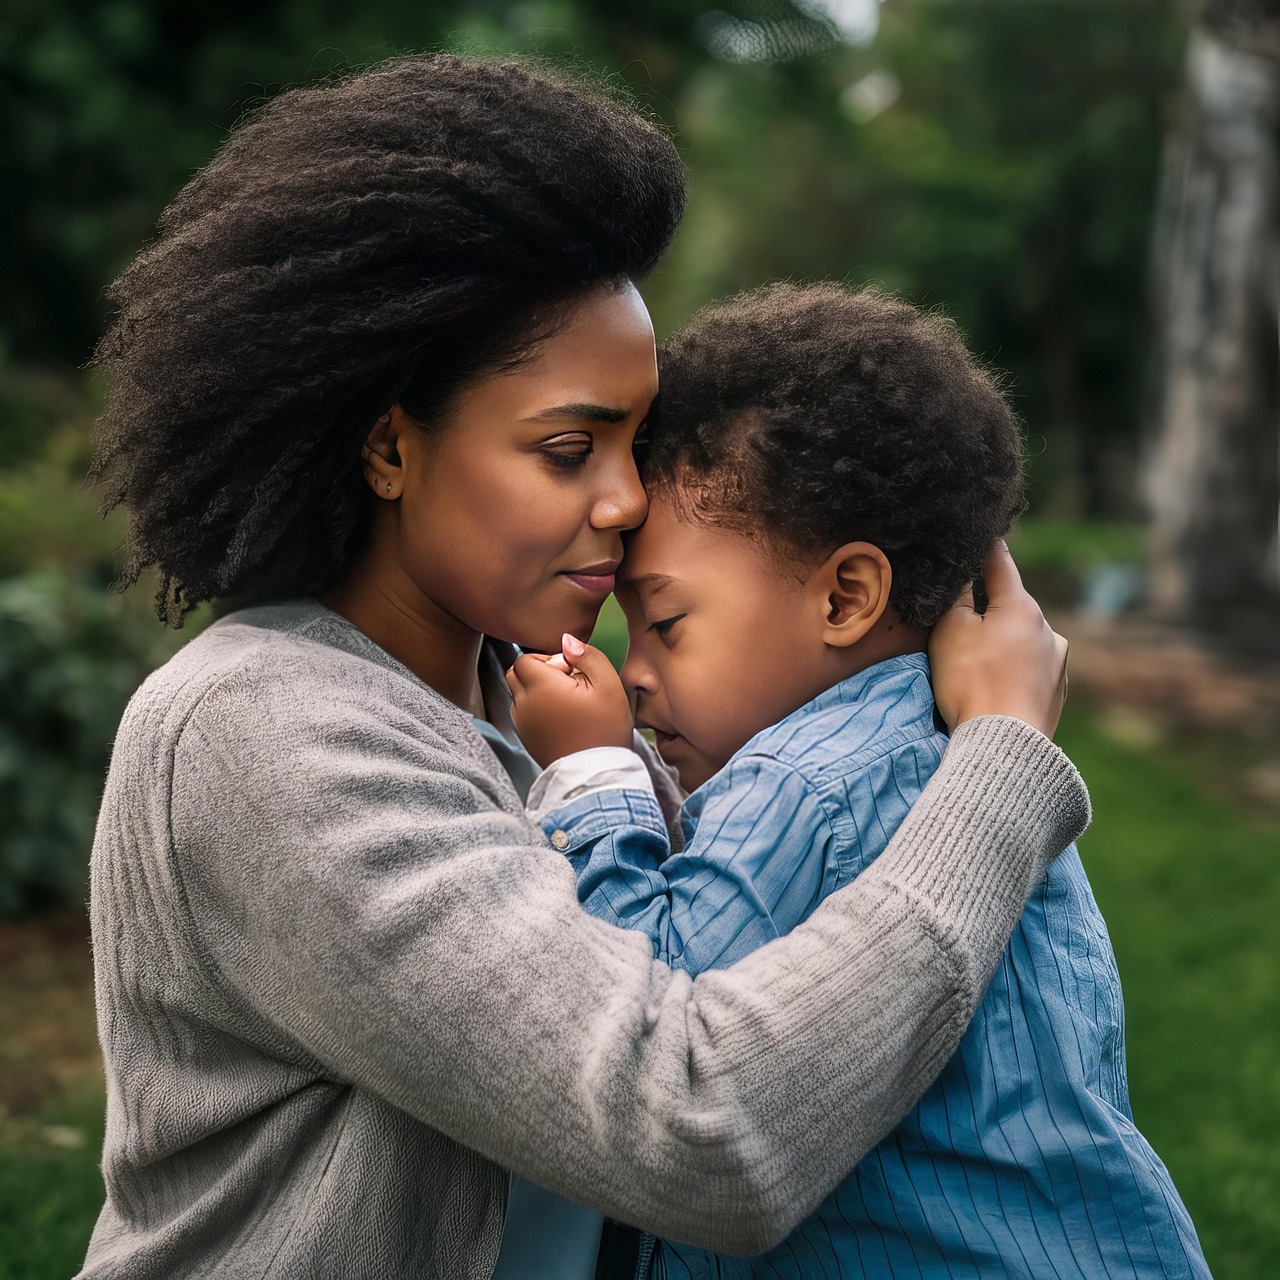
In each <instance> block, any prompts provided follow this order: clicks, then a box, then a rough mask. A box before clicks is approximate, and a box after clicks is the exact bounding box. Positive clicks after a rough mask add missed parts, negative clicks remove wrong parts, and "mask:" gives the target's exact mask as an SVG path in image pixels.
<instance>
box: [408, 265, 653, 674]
mask: <svg viewBox="0 0 1280 1280" xmlns="http://www.w3.org/2000/svg"><path fill="white" fill-rule="evenodd" d="M657 389H658V372H657V358H656V354H655V350H654V340H653V325H652V323H651V322H650V319H649V313H648V311H647V310H646V309H645V305H644V302H643V301H642V300H641V298H640V295H639V293H638V292H637V291H636V289H635V288H634V286H632V285H631V284H629V283H628V284H627V285H625V286H624V287H623V288H621V289H617V290H613V289H610V290H602V291H600V292H598V293H593V294H591V295H589V296H588V297H587V298H586V299H585V300H584V301H583V302H582V303H580V304H579V305H577V306H576V308H575V309H574V311H573V313H572V314H571V316H570V318H569V320H568V321H567V323H566V324H564V326H563V327H562V328H561V329H560V331H559V332H558V333H556V334H555V336H553V337H551V338H549V339H547V340H546V341H545V342H543V343H541V344H540V345H539V346H538V347H537V348H536V350H535V353H534V355H533V357H532V358H531V359H530V360H529V361H527V362H526V363H524V364H523V365H521V366H520V367H519V368H518V369H516V370H514V371H513V372H510V373H502V374H496V375H493V376H490V377H485V378H482V379H480V380H479V381H477V382H475V383H473V384H472V385H471V386H470V387H469V388H467V389H466V390H464V391H463V392H462V393H461V395H460V396H459V397H458V399H457V400H456V401H455V403H454V405H453V407H452V409H451V411H450V413H449V414H448V416H447V418H446V420H445V421H444V423H443V424H442V425H441V426H440V427H439V428H436V429H433V430H431V431H424V430H422V429H419V428H408V429H406V430H404V431H402V432H401V433H400V436H399V439H398V440H397V443H396V448H397V452H398V453H399V456H400V463H401V467H402V485H403V488H402V491H401V492H400V493H399V495H398V500H397V501H396V502H394V503H388V504H387V506H388V507H394V508H396V509H397V510H396V512H395V523H396V528H395V546H396V554H397V557H398V559H399V562H400V566H401V568H402V570H403V571H404V573H405V574H406V575H407V576H408V578H410V579H411V581H412V583H413V584H414V586H415V587H416V588H417V590H418V591H420V592H421V593H422V595H423V596H425V597H426V598H427V602H429V603H430V605H432V606H434V607H435V608H436V609H438V610H440V611H442V612H443V613H444V614H445V615H447V617H449V618H451V619H454V620H456V621H457V622H458V623H460V624H461V625H462V626H463V627H465V628H467V629H470V630H474V631H478V632H482V633H484V634H486V635H490V636H494V637H495V638H497V639H501V640H510V641H514V642H515V643H517V644H520V645H522V646H524V647H525V648H528V649H534V650H541V651H549V650H557V649H558V648H559V646H560V637H561V635H562V633H564V632H566V631H569V632H572V633H573V634H574V635H576V636H578V637H579V638H581V639H586V638H587V637H588V636H589V635H590V634H591V630H592V627H593V626H594V625H595V620H596V614H597V613H598V612H599V609H600V605H601V604H602V603H603V601H604V598H605V597H606V596H607V595H608V594H609V592H610V591H611V590H612V589H613V578H614V569H615V568H616V567H617V564H618V561H619V560H620V559H621V558H622V533H623V531H624V530H626V529H631V528H634V527H635V526H636V525H638V524H640V523H641V521H643V519H644V517H645V510H646V502H645V495H644V490H643V489H642V488H641V485H640V477H639V474H638V472H637V470H636V463H635V457H634V454H633V446H634V443H635V438H636V433H637V432H638V431H639V429H640V427H641V425H642V424H643V423H644V420H645V415H646V414H647V413H648V412H649V405H650V402H651V401H652V400H653V397H654V395H655V394H656V393H657ZM384 510H385V509H384Z"/></svg>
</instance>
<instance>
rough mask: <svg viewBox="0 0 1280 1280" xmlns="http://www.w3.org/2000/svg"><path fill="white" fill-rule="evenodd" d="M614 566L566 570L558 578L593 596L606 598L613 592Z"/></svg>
mask: <svg viewBox="0 0 1280 1280" xmlns="http://www.w3.org/2000/svg"><path fill="white" fill-rule="evenodd" d="M617 568H618V566H617V565H616V564H590V565H587V567H586V568H585V569H571V570H570V569H567V570H565V572H564V573H562V574H561V575H560V576H561V577H562V578H568V579H569V581H570V582H572V583H573V584H574V585H575V586H578V587H581V588H582V590H583V591H586V592H588V593H589V594H591V595H593V596H607V595H608V594H609V592H610V591H612V590H613V583H614V578H615V577H616V570H617Z"/></svg>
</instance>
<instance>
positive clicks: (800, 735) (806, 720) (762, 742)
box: [739, 653, 946, 787]
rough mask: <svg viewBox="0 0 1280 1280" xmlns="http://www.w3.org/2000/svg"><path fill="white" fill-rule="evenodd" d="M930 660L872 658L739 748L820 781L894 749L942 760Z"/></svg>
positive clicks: (848, 773) (943, 740)
mask: <svg viewBox="0 0 1280 1280" xmlns="http://www.w3.org/2000/svg"><path fill="white" fill-rule="evenodd" d="M945 746H946V736H945V734H943V733H941V732H939V730H938V728H937V722H936V720H935V715H934V703H933V688H932V686H931V685H930V683H929V660H928V658H927V657H926V656H925V655H924V654H923V653H909V654H903V655H902V656H900V657H896V658H890V659H888V660H886V661H884V662H879V663H876V665H875V666H873V667H868V668H867V669H866V670H865V671H860V672H858V673H857V674H856V675H852V676H849V677H848V678H846V679H844V680H842V681H841V682H840V683H839V684H837V685H833V686H832V687H831V688H830V689H827V690H825V691H824V692H823V693H820V694H819V695H818V696H817V697H816V698H814V699H812V700H811V701H809V702H807V703H805V705H804V706H802V707H800V708H799V709H798V710H796V711H793V712H792V713H791V714H790V715H789V716H787V717H785V718H784V719H782V720H780V721H778V723H777V724H773V725H770V726H769V727H768V728H767V729H763V730H761V731H760V732H759V733H757V734H756V735H755V737H753V738H752V739H751V740H750V741H749V742H747V743H746V744H745V745H744V746H743V747H742V750H741V752H740V753H739V754H741V755H746V754H750V755H753V756H767V757H770V758H771V759H774V760H776V761H778V762H779V763H780V764H783V765H786V766H788V767H789V768H792V769H795V770H796V771H797V772H799V773H801V774H803V775H804V776H805V777H806V778H807V779H808V780H809V781H810V783H811V784H813V785H814V786H818V787H822V786H828V785H830V784H831V783H832V782H836V781H841V780H843V779H846V778H848V777H850V776H851V775H853V774H856V773H859V772H860V771H862V770H864V769H866V768H868V767H869V766H870V765H872V764H874V763H875V762H876V761H877V760H881V759H883V758H884V757H885V756H889V755H892V754H894V753H895V752H904V751H906V752H908V753H910V752H916V751H919V752H923V753H924V754H925V755H927V756H929V757H930V758H933V759H936V758H940V756H941V753H942V750H943V749H944V748H945Z"/></svg>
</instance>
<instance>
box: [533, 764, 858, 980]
mask: <svg viewBox="0 0 1280 1280" xmlns="http://www.w3.org/2000/svg"><path fill="white" fill-rule="evenodd" d="M691 800H692V803H691V808H692V809H693V810H694V811H696V813H697V826H696V829H695V830H694V831H693V832H692V834H691V836H690V838H689V840H688V842H687V843H686V846H685V848H684V849H683V850H682V851H681V852H680V853H676V854H673V853H671V851H670V844H669V841H668V838H667V832H666V827H665V824H664V822H663V819H662V814H661V812H660V810H659V808H658V805H657V803H656V801H655V800H654V797H653V795H652V793H651V792H648V791H644V790H638V789H637V790H631V789H617V790H609V791H598V792H595V793H593V794H591V795H588V796H585V797H583V798H582V799H580V800H577V801H574V802H572V803H570V804H568V805H565V806H564V807H563V808H560V809H557V810H554V811H552V812H551V813H549V814H547V815H545V816H544V818H543V820H542V826H543V829H544V831H545V832H546V833H547V835H548V838H549V839H550V840H551V843H552V845H553V846H554V847H557V848H560V849H561V850H562V851H563V852H564V853H565V855H566V856H567V857H568V859H569V861H570V863H571V864H572V866H573V869H574V871H575V872H576V874H577V876H578V898H579V901H580V902H581V903H582V905H583V906H584V907H585V908H586V909H587V910H588V911H590V912H591V913H592V914H593V915H597V916H600V917H601V918H602V919H605V920H608V921H610V922H611V923H613V924H616V925H620V926H622V927H623V928H626V929H641V930H644V931H645V932H646V933H647V934H648V935H649V938H650V940H651V941H652V943H653V949H654V956H655V957H656V958H657V959H659V960H663V961H665V962H666V963H667V964H669V965H671V966H672V967H673V968H678V969H684V970H686V971H687V972H689V973H693V974H696V973H699V972H701V971H702V970H704V969H715V968H724V967H726V966H728V965H730V964H732V963H733V962H734V961H735V960H737V959H739V958H740V957H741V956H744V955H746V954H747V953H748V952H750V951H754V950H755V949H756V948H757V947H760V946H763V945H764V943H766V942H769V941H770V940H771V939H773V938H776V937H778V936H779V935H781V934H783V933H786V932H788V931H789V930H790V929H792V928H794V926H795V925H797V924H799V922H800V921H801V920H803V919H804V918H805V916H807V915H808V914H809V913H810V911H812V910H813V908H814V906H815V905H816V904H817V902H818V901H819V900H820V899H821V898H822V897H823V896H824V894H825V893H826V892H828V891H829V890H830V888H831V885H832V884H833V883H834V878H835V873H836V868H835V861H834V857H833V838H832V834H831V828H830V826H829V824H828V822H827V818H826V815H825V813H824V812H823V807H822V805H821V804H820V803H819V800H818V797H817V796H816V795H815V794H814V791H813V788H812V787H811V786H810V785H809V783H808V782H807V781H806V780H805V778H804V777H803V776H802V775H801V774H800V773H799V772H797V771H796V770H795V769H793V768H791V767H790V766H789V765H785V764H782V763H780V762H779V761H777V760H774V759H772V758H770V757H768V756H755V755H746V756H739V757H736V758H735V759H734V760H732V761H731V762H730V763H729V765H728V766H727V767H726V768H725V769H723V770H721V772H720V773H718V774H717V775H716V776H715V777H714V778H712V779H711V780H710V781H709V782H708V783H707V784H706V785H705V786H704V787H703V788H702V789H701V790H700V791H699V792H697V793H695V796H694V797H692V798H691Z"/></svg>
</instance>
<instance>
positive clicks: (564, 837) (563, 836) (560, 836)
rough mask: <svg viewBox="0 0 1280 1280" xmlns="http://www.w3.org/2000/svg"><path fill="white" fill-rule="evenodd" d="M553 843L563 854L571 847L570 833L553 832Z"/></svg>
mask: <svg viewBox="0 0 1280 1280" xmlns="http://www.w3.org/2000/svg"><path fill="white" fill-rule="evenodd" d="M551 843H552V844H553V845H555V847H556V848H557V849H559V850H560V851H561V852H563V851H564V850H565V849H567V848H568V847H569V833H568V832H567V831H553V832H552V833H551Z"/></svg>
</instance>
